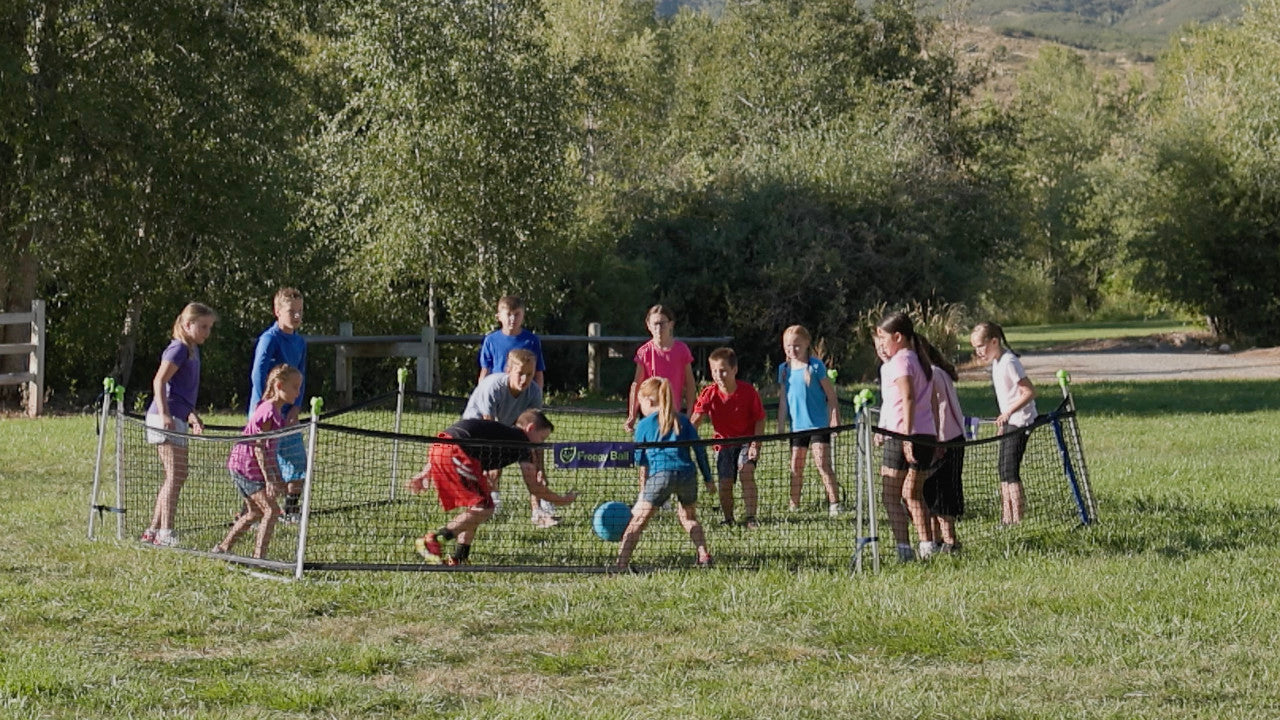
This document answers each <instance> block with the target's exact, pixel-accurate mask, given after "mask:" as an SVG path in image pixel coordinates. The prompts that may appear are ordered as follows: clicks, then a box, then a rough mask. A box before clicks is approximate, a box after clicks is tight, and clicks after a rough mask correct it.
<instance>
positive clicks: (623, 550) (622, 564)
mask: <svg viewBox="0 0 1280 720" xmlns="http://www.w3.org/2000/svg"><path fill="white" fill-rule="evenodd" d="M654 511H655V508H654V507H653V503H649V502H645V501H643V500H639V501H637V502H636V504H635V507H633V508H631V522H629V523H627V529H626V531H625V532H623V533H622V547H620V548H619V549H618V562H617V563H616V565H617V567H618V568H619V569H625V568H626V567H627V566H628V565H630V564H631V552H632V551H633V550H635V548H636V543H638V542H640V534H641V533H643V532H644V528H645V526H646V525H648V524H649V520H650V519H651V518H652V517H653V513H654ZM682 512H683V510H682Z"/></svg>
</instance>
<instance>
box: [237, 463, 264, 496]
mask: <svg viewBox="0 0 1280 720" xmlns="http://www.w3.org/2000/svg"><path fill="white" fill-rule="evenodd" d="M227 472H229V473H231V481H232V482H234V483H235V484H236V490H239V491H240V495H241V496H242V497H244V498H245V499H248V498H249V497H250V496H252V495H254V494H256V493H260V492H263V491H264V490H266V489H267V484H266V483H265V482H263V481H262V480H254V479H252V478H247V477H245V476H243V475H241V474H240V473H238V472H236V471H235V470H228V471H227Z"/></svg>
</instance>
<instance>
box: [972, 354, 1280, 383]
mask: <svg viewBox="0 0 1280 720" xmlns="http://www.w3.org/2000/svg"><path fill="white" fill-rule="evenodd" d="M1022 365H1023V367H1025V368H1026V370H1027V375H1028V376H1030V377H1031V379H1032V380H1034V381H1035V382H1036V383H1042V382H1048V383H1054V382H1057V380H1056V379H1055V378H1056V375H1057V372H1058V370H1059V369H1064V370H1066V371H1067V372H1069V373H1071V381H1072V382H1097V381H1102V380H1134V381H1137V380H1280V348H1255V349H1251V350H1244V351H1241V352H1226V353H1223V352H1218V351H1216V350H1147V349H1134V348H1110V349H1103V350H1065V351H1039V352H1024V353H1022ZM961 377H962V379H967V380H979V379H985V378H988V377H990V370H988V369H987V368H985V367H976V368H975V367H967V368H964V369H962V371H961Z"/></svg>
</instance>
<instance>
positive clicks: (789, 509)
mask: <svg viewBox="0 0 1280 720" xmlns="http://www.w3.org/2000/svg"><path fill="white" fill-rule="evenodd" d="M787 512H800V506H799V505H797V504H795V503H791V504H790V505H788V506H787Z"/></svg>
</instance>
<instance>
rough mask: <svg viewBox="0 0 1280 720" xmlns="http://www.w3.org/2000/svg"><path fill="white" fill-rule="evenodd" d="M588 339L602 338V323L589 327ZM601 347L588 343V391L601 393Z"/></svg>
mask: <svg viewBox="0 0 1280 720" xmlns="http://www.w3.org/2000/svg"><path fill="white" fill-rule="evenodd" d="M587 337H600V323H598V322H593V323H591V324H589V325H587ZM600 357H601V351H600V345H599V344H598V343H594V342H591V341H590V340H588V341H587V389H588V390H590V391H591V392H600V388H601V386H602V381H601V379H600Z"/></svg>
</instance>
